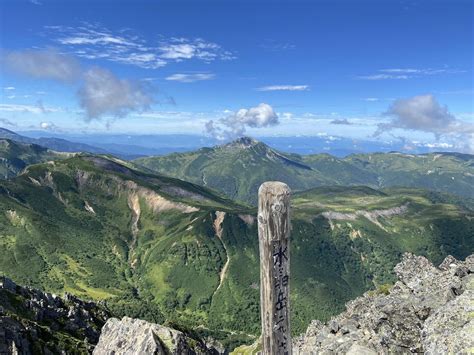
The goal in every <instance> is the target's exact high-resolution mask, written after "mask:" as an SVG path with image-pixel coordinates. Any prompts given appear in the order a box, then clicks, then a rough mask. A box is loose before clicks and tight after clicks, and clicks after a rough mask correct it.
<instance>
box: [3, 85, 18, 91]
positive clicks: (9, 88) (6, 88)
mask: <svg viewBox="0 0 474 355" xmlns="http://www.w3.org/2000/svg"><path fill="white" fill-rule="evenodd" d="M3 90H5V91H12V90H15V87H13V86H6V87H4V88H3Z"/></svg>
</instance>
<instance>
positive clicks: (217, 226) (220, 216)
mask: <svg viewBox="0 0 474 355" xmlns="http://www.w3.org/2000/svg"><path fill="white" fill-rule="evenodd" d="M224 218H225V212H221V211H216V219H215V220H214V230H215V231H216V236H217V238H219V240H220V241H221V243H222V247H223V248H224V251H225V255H226V257H227V261H226V262H225V264H224V267H223V268H222V270H221V272H220V274H219V278H220V281H219V286H217V288H216V290H215V291H214V293H213V294H212V297H214V295H215V294H216V293H217V291H219V289H220V288H221V286H222V284H223V283H224V279H225V276H226V273H227V269H228V267H229V262H230V257H229V253H228V251H227V248H226V246H225V243H224V240H223V239H222V222H224Z"/></svg>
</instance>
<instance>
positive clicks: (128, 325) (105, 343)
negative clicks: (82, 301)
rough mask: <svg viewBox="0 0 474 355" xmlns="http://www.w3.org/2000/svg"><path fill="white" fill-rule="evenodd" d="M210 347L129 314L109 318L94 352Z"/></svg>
mask: <svg viewBox="0 0 474 355" xmlns="http://www.w3.org/2000/svg"><path fill="white" fill-rule="evenodd" d="M206 353H210V350H208V349H207V348H206V346H205V345H204V344H203V343H201V342H199V341H197V340H196V339H192V338H190V337H189V336H187V335H185V334H184V333H182V332H180V331H178V330H175V329H171V328H168V327H165V326H162V325H159V324H154V323H149V322H147V321H144V320H140V319H132V318H128V317H124V318H122V320H119V319H117V318H110V319H109V320H108V321H107V323H105V325H104V327H103V328H102V334H101V336H100V339H99V343H98V344H97V346H96V347H95V349H94V352H93V354H94V355H113V354H142V355H147V354H150V355H151V354H183V355H184V354H206Z"/></svg>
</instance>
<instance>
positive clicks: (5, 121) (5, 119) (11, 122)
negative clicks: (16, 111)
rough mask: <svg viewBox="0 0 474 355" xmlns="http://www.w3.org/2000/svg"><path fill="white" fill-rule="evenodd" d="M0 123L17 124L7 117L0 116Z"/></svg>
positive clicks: (13, 125)
mask: <svg viewBox="0 0 474 355" xmlns="http://www.w3.org/2000/svg"><path fill="white" fill-rule="evenodd" d="M0 123H1V124H3V125H5V126H11V127H17V124H16V123H15V122H13V121H10V120H9V119H8V118H3V117H0Z"/></svg>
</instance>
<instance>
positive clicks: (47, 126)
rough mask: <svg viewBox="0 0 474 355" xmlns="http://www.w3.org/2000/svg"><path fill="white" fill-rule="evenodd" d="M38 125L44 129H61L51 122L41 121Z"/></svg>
mask: <svg viewBox="0 0 474 355" xmlns="http://www.w3.org/2000/svg"><path fill="white" fill-rule="evenodd" d="M39 127H40V128H41V129H42V130H45V131H61V129H60V128H59V127H58V126H57V125H55V124H54V123H53V122H41V123H40V125H39Z"/></svg>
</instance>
